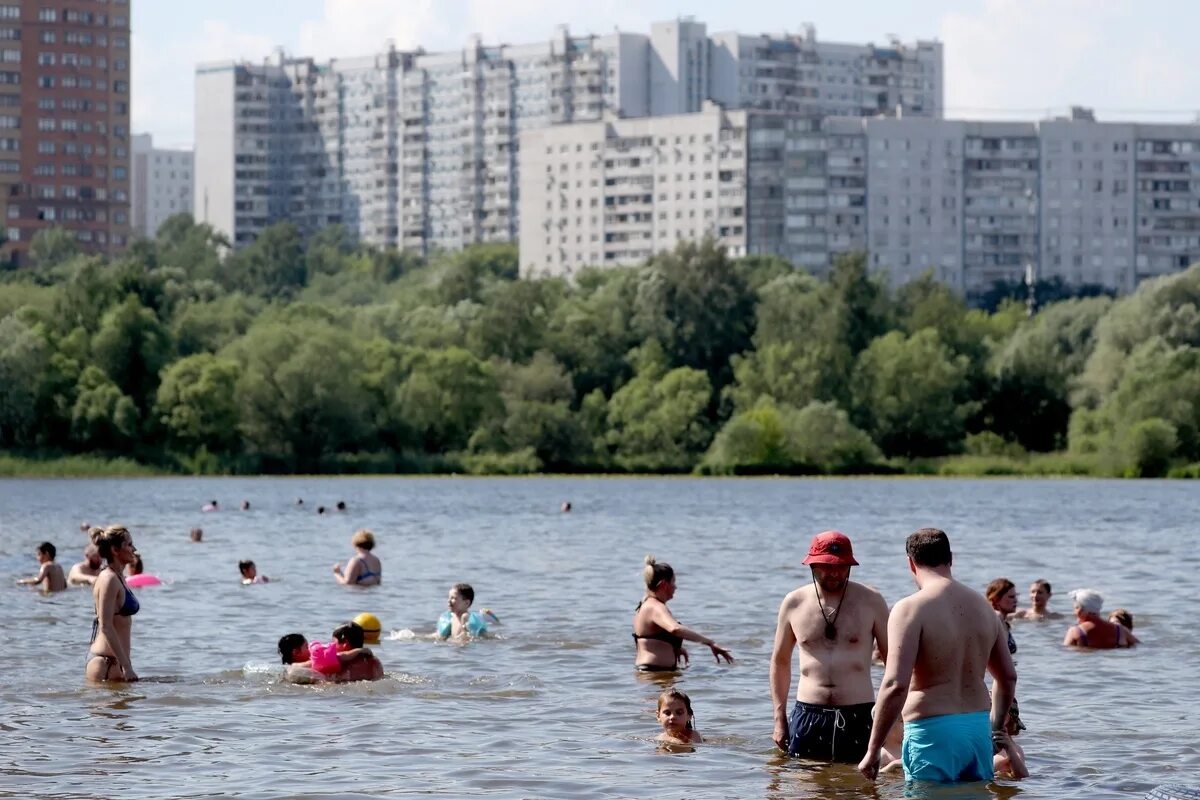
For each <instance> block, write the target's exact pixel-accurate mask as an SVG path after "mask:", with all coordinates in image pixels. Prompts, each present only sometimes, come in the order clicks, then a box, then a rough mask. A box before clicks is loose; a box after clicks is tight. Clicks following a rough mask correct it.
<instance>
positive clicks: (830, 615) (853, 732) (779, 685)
mask: <svg viewBox="0 0 1200 800" xmlns="http://www.w3.org/2000/svg"><path fill="white" fill-rule="evenodd" d="M804 563H805V564H806V565H808V566H809V567H810V568H811V569H812V578H813V582H812V585H811V586H801V587H800V588H799V589H796V590H795V591H793V592H791V593H790V594H789V595H788V596H787V597H785V598H783V603H781V604H780V606H779V623H778V626H777V627H776V629H775V647H774V649H773V650H772V652H771V701H772V703H773V704H774V707H775V732H774V734H773V735H772V737H771V738H773V739H774V740H775V744H776V745H778V746H779V748H780V749H781V750H785V751H787V754H788V755H791V756H802V757H804V758H811V759H816V760H820V761H839V762H842V763H847V764H854V763H857V762H858V760H859V759H860V758H862V756H863V754H864V753H865V752H866V749H867V739H868V737H869V736H870V732H871V708H872V706H873V705H874V701H875V690H874V688H873V687H872V685H871V654H872V650H873V648H872V645H873V644H877V646H878V648H879V652H880V653H881V654H882V655H883V656H884V657H885V658H886V656H887V652H888V638H887V637H888V632H887V621H888V608H887V603H886V602H884V599H883V596H882V595H880V594H879V592H877V591H875V590H874V589H871V588H869V587H867V586H864V585H862V584H861V583H854V582H853V581H851V580H850V567H852V566H857V565H858V562H857V561H855V560H854V551H853V550H852V549H851V547H850V539H848V538H847V537H846V536H845V534H842V533H838V532H837V531H826V532H825V533H820V534H817V535H816V536H815V537H813V540H812V544H811V545H810V546H809V548H808V557H807V558H806V559H804ZM797 644H799V658H798V662H799V664H798V666H799V671H800V679H799V681H798V682H797V684H796V705H795V707H794V708H793V709H792V715H791V720H790V722H789V720H788V712H787V701H788V689H789V688H790V687H791V682H792V650H793V649H795V648H796V645H797Z"/></svg>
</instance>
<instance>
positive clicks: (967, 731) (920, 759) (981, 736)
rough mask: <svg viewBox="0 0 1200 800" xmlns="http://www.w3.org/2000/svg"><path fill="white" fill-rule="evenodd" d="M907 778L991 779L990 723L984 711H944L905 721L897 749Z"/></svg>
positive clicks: (946, 781)
mask: <svg viewBox="0 0 1200 800" xmlns="http://www.w3.org/2000/svg"><path fill="white" fill-rule="evenodd" d="M900 762H901V764H903V766H904V777H905V778H906V779H908V780H910V781H935V782H937V783H961V782H966V781H990V780H991V779H992V778H993V777H994V775H993V771H992V726H991V721H990V719H989V717H988V712H986V711H974V712H971V713H970V714H944V715H942V716H940V717H926V718H925V719H915V720H912V721H911V722H905V723H904V746H903V748H902V749H901V752H900Z"/></svg>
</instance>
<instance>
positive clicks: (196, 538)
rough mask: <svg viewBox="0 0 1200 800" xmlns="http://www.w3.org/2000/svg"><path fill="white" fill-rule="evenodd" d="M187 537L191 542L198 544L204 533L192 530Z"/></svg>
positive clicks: (198, 529) (197, 529)
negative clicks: (189, 537)
mask: <svg viewBox="0 0 1200 800" xmlns="http://www.w3.org/2000/svg"><path fill="white" fill-rule="evenodd" d="M189 535H190V536H191V537H192V541H193V542H198V541H200V540H201V539H203V538H204V531H203V530H201V529H200V528H192V531H191V533H190V534H189Z"/></svg>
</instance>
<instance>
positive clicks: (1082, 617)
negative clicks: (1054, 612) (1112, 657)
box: [1063, 589, 1138, 650]
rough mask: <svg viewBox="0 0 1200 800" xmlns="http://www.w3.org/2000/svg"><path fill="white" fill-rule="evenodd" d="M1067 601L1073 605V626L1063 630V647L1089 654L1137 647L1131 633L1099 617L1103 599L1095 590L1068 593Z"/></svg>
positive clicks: (1134, 637) (1136, 641) (1078, 590)
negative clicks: (1084, 648) (1097, 651)
mask: <svg viewBox="0 0 1200 800" xmlns="http://www.w3.org/2000/svg"><path fill="white" fill-rule="evenodd" d="M1071 600H1072V601H1073V602H1074V603H1075V620H1076V622H1075V624H1074V625H1072V626H1071V627H1070V628H1068V629H1067V635H1066V638H1064V639H1063V644H1065V645H1067V646H1068V647H1086V648H1090V649H1092V650H1112V649H1114V648H1117V647H1133V646H1134V645H1136V644H1138V638H1137V637H1136V636H1134V635H1133V631H1131V630H1129V629H1128V628H1126V627H1125V626H1124V625H1120V624H1117V623H1114V622H1109V621H1107V620H1105V619H1104V618H1103V617H1101V616H1100V609H1101V608H1103V607H1104V598H1103V597H1101V596H1100V593H1099V592H1097V591H1096V590H1094V589H1076V590H1075V591H1073V592H1071Z"/></svg>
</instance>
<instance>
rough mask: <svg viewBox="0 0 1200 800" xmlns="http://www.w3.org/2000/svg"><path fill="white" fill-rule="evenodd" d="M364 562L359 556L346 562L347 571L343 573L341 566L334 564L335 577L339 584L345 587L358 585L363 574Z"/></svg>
mask: <svg viewBox="0 0 1200 800" xmlns="http://www.w3.org/2000/svg"><path fill="white" fill-rule="evenodd" d="M362 569H363V561H362V559H361V558H359V557H358V556H354V557H353V558H351V559H350V560H349V561H347V562H346V569H345V571H342V565H341V564H334V566H333V575H334V577H335V578H337V582H338V583H340V584H343V585H349V584H354V583H358V576H359V575H360V574H361V573H362Z"/></svg>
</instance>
